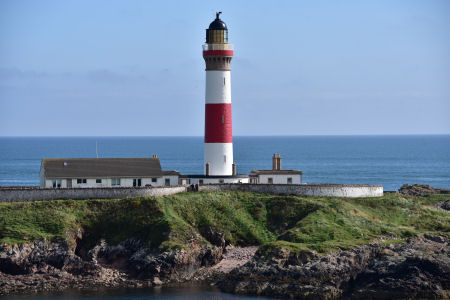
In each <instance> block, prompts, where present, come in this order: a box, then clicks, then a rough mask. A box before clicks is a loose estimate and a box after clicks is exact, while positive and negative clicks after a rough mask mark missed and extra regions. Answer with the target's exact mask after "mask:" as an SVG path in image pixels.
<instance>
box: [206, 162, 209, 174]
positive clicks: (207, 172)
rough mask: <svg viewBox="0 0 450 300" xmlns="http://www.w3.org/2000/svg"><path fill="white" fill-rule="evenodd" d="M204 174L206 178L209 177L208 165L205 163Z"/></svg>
mask: <svg viewBox="0 0 450 300" xmlns="http://www.w3.org/2000/svg"><path fill="white" fill-rule="evenodd" d="M205 174H206V176H209V163H206V165H205Z"/></svg>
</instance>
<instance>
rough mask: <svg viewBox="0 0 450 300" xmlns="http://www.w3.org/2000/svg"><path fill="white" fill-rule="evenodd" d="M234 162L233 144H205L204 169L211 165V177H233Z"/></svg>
mask: <svg viewBox="0 0 450 300" xmlns="http://www.w3.org/2000/svg"><path fill="white" fill-rule="evenodd" d="M225 156H226V160H225ZM233 162H234V161H233V143H205V152H204V161H203V168H205V167H206V163H209V175H218V176H221V175H232V174H233Z"/></svg>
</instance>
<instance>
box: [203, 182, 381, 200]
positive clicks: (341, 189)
mask: <svg viewBox="0 0 450 300" xmlns="http://www.w3.org/2000/svg"><path fill="white" fill-rule="evenodd" d="M199 191H244V192H253V193H264V194H273V195H297V196H335V197H349V198H355V197H381V196H383V186H382V185H366V184H251V183H250V184H245V183H244V184H206V185H200V186H199Z"/></svg>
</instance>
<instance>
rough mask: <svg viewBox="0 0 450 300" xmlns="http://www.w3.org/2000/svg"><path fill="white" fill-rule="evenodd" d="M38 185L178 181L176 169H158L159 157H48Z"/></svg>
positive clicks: (104, 185) (93, 185)
mask: <svg viewBox="0 0 450 300" xmlns="http://www.w3.org/2000/svg"><path fill="white" fill-rule="evenodd" d="M39 177H40V185H41V187H47V188H49V187H54V188H72V187H74V188H75V187H76V188H83V187H120V186H124V187H132V186H135V187H139V186H170V185H178V177H179V173H178V172H176V171H164V170H162V169H161V164H160V162H159V158H158V157H157V156H156V155H153V157H151V158H64V159H60V158H49V159H43V160H42V163H41V170H40V173H39Z"/></svg>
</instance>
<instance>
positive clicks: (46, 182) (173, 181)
mask: <svg viewBox="0 0 450 300" xmlns="http://www.w3.org/2000/svg"><path fill="white" fill-rule="evenodd" d="M166 178H168V179H169V180H170V185H178V176H177V175H166V176H162V177H156V182H153V181H152V178H151V177H148V178H141V186H146V185H151V186H164V185H165V179H166ZM97 179H100V178H86V183H81V184H78V183H77V178H72V179H70V180H72V187H73V188H93V187H94V188H95V187H111V186H112V185H111V182H112V180H111V178H101V179H102V183H96V180H97ZM136 179H138V178H136ZM132 186H133V178H120V187H132ZM41 187H47V188H51V187H53V182H52V179H44V178H43V179H42V183H41ZM61 187H62V188H66V187H67V180H66V179H62V180H61Z"/></svg>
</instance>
